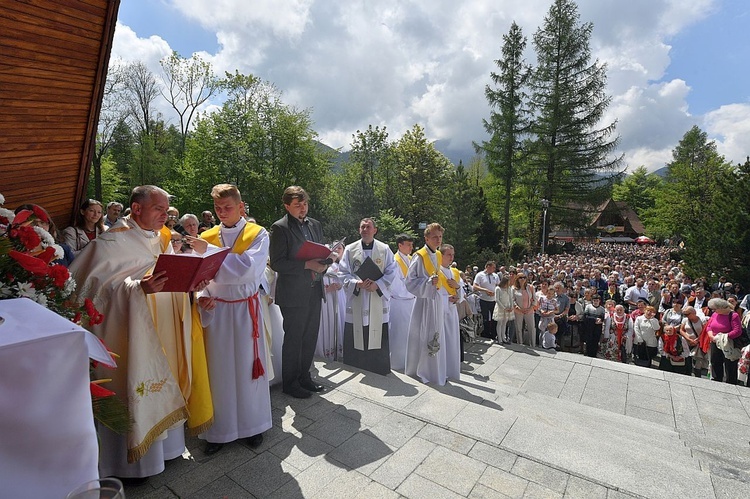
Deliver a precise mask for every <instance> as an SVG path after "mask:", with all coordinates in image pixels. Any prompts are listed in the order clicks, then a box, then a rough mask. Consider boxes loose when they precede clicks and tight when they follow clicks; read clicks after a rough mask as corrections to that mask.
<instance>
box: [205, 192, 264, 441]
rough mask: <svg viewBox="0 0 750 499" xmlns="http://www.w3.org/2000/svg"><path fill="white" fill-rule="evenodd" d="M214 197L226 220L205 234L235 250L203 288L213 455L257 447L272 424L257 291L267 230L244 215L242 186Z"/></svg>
mask: <svg viewBox="0 0 750 499" xmlns="http://www.w3.org/2000/svg"><path fill="white" fill-rule="evenodd" d="M211 197H212V198H213V200H214V211H215V212H216V216H217V217H218V218H219V220H220V221H221V224H219V225H217V226H214V227H212V228H210V229H208V230H206V231H204V232H202V233H201V235H200V237H201V239H203V240H205V241H206V242H207V243H209V244H212V245H214V246H219V247H228V248H232V250H231V252H230V253H229V254H228V255H227V257H226V259H225V260H224V263H223V264H222V266H221V268H220V269H219V271H218V272H217V273H216V276H215V277H214V278H213V279H212V280H211V282H210V283H209V285H208V286H207V287H206V289H204V290H203V291H201V292H200V293H199V294H198V305H199V307H200V313H201V322H202V324H203V326H204V328H205V330H206V355H207V358H208V375H209V381H210V383H211V388H212V390H211V395H212V397H213V403H214V424H213V426H212V427H211V428H210V429H209V430H208V431H206V432H205V433H203V434H202V435H201V436H200V437H201V438H203V439H205V440H206V441H207V444H206V448H205V453H206V454H209V455H210V454H214V453H216V452H218V451H219V450H220V449H221V448H222V446H223V444H225V443H227V442H232V441H234V440H237V439H240V438H247V443H248V445H250V447H257V446H258V445H260V444H261V442H262V441H263V435H262V433H263V432H264V431H266V430H268V429H269V428H271V397H270V393H269V382H268V375H267V373H266V370H267V368H266V364H267V355H266V342H265V336H266V335H265V334H264V329H263V317H262V311H261V310H262V309H261V305H260V298H261V297H260V295H259V293H258V291H259V289H260V286H261V283H262V282H263V280H264V279H263V277H264V272H265V270H266V261H267V260H268V233H267V232H266V230H265V229H264V228H263V227H261V226H259V225H257V224H254V223H251V222H247V221H246V220H245V219H244V218H243V217H242V216H241V209H242V208H241V203H242V200H241V197H240V191H239V190H238V189H237V187H235V186H233V185H229V184H219V185H217V186H215V187H214V188H213V189H212V190H211ZM206 246H207V245H205V243H204V248H203V249H204V250H205V247H206ZM193 247H194V248H195V247H196V245H195V244H194V245H193Z"/></svg>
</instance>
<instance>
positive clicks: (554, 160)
mask: <svg viewBox="0 0 750 499" xmlns="http://www.w3.org/2000/svg"><path fill="white" fill-rule="evenodd" d="M579 17H580V16H579V14H578V7H577V5H576V3H575V2H573V1H572V0H554V3H553V4H552V6H551V7H550V10H549V12H548V13H547V15H546V16H545V18H544V24H543V25H542V26H541V27H540V28H539V29H538V30H537V32H536V33H535V34H534V40H533V45H534V48H535V51H536V55H537V67H536V69H535V71H534V73H533V76H532V78H531V109H532V111H533V112H534V114H535V120H534V123H533V126H532V131H533V134H534V136H535V140H534V142H533V147H532V151H531V155H530V165H531V167H532V168H534V169H535V171H536V172H537V175H538V176H539V177H541V178H543V179H544V180H543V185H542V192H541V194H542V197H543V198H545V199H547V200H549V201H550V206H551V208H550V210H549V211H548V217H547V219H546V220H547V227H546V228H542V231H544V232H546V233H547V234H549V226H550V220H552V221H553V222H554V223H561V222H562V223H563V224H564V225H566V226H575V225H578V224H582V222H583V220H585V218H586V217H585V210H583V209H582V207H583V206H584V205H590V204H591V203H592V202H593V203H596V202H598V201H600V200H601V199H602V198H603V196H605V195H606V193H608V191H609V182H611V181H613V180H615V178H616V177H617V175H616V173H618V172H617V168H618V166H619V164H620V162H621V160H622V156H614V155H613V154H614V150H615V147H616V146H617V143H618V140H619V139H618V138H617V137H616V136H614V134H615V126H616V122H613V123H611V124H604V125H602V124H601V123H600V121H601V119H602V116H603V115H604V111H605V110H606V108H607V106H608V105H609V103H610V97H608V96H607V95H606V94H605V85H606V66H605V65H604V64H600V63H599V62H598V60H597V61H594V62H593V63H591V62H590V60H591V50H590V48H589V40H590V38H591V31H592V29H593V25H592V24H591V23H584V24H581V23H580V22H579ZM608 180H609V182H607V181H608ZM539 216H540V217H541V205H540V211H539Z"/></svg>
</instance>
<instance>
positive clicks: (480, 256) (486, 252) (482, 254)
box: [459, 248, 506, 269]
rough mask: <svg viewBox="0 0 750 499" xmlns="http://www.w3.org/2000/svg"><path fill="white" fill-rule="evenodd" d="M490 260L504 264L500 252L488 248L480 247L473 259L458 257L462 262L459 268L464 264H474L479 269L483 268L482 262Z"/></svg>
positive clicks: (464, 265)
mask: <svg viewBox="0 0 750 499" xmlns="http://www.w3.org/2000/svg"><path fill="white" fill-rule="evenodd" d="M490 260H494V261H495V262H496V263H497V264H498V265H505V263H506V261H505V258H504V257H503V256H502V255H501V254H499V253H496V252H495V251H492V250H491V249H490V248H482V249H481V250H480V251H479V252H478V253H477V254H476V255H475V256H474V258H473V259H471V260H467V259H460V261H461V262H462V263H461V264H460V266H459V268H466V265H476V266H477V267H479V268H480V269H483V268H484V264H485V263H487V262H489V261H490Z"/></svg>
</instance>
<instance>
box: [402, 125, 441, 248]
mask: <svg viewBox="0 0 750 499" xmlns="http://www.w3.org/2000/svg"><path fill="white" fill-rule="evenodd" d="M393 154H394V161H395V163H396V165H397V169H398V176H397V177H396V179H395V185H396V189H395V190H396V192H397V193H398V198H397V199H395V200H394V199H391V200H389V201H390V202H391V203H395V204H396V206H393V210H394V213H395V214H397V215H398V216H401V217H402V218H404V219H406V220H409V222H411V226H412V229H413V230H414V231H417V230H418V229H417V228H418V226H419V223H420V222H426V223H431V222H439V223H441V224H445V223H446V220H447V219H448V217H449V210H448V208H449V207H448V206H447V203H446V199H447V196H446V189H449V188H450V180H449V179H450V175H451V172H452V171H453V164H452V163H451V162H450V161H449V160H448V158H446V157H445V156H443V154H442V153H440V152H438V151H437V150H436V149H435V147H434V146H433V145H432V144H431V143H429V142H427V138H426V137H425V134H424V129H423V128H422V127H421V126H419V125H414V126H413V127H412V129H411V130H408V131H407V132H406V133H404V135H403V137H401V139H399V140H398V141H397V142H396V143H395V144H394V148H393ZM445 236H446V237H447V238H448V237H451V235H450V234H446V235H445Z"/></svg>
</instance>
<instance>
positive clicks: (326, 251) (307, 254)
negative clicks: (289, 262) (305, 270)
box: [294, 241, 331, 262]
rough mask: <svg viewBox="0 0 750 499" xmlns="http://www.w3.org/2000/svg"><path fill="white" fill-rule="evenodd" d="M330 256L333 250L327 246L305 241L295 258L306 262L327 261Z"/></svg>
mask: <svg viewBox="0 0 750 499" xmlns="http://www.w3.org/2000/svg"><path fill="white" fill-rule="evenodd" d="M330 255H331V248H329V247H328V246H326V245H325V244H320V243H316V242H313V241H305V243H304V244H303V245H302V247H301V248H300V249H299V251H297V254H296V255H294V258H295V259H297V260H302V261H305V262H306V261H307V260H326V259H327V258H328V257H329V256H330Z"/></svg>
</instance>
